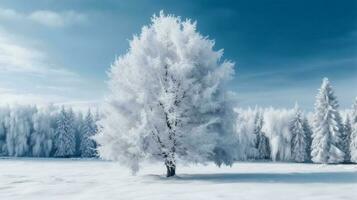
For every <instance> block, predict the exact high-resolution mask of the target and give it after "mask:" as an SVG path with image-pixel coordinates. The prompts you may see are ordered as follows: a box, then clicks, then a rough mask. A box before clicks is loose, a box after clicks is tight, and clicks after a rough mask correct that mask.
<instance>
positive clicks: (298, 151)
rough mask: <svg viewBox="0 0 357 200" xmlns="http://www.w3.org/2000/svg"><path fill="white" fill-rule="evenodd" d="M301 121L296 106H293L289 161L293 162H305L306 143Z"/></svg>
mask: <svg viewBox="0 0 357 200" xmlns="http://www.w3.org/2000/svg"><path fill="white" fill-rule="evenodd" d="M303 123H304V122H303V119H302V114H301V111H300V108H299V106H298V104H297V103H296V104H295V108H294V117H293V120H292V121H291V122H290V132H291V159H292V160H293V161H295V162H306V161H307V159H308V156H307V152H306V149H307V145H308V141H307V138H306V133H305V130H304V126H303Z"/></svg>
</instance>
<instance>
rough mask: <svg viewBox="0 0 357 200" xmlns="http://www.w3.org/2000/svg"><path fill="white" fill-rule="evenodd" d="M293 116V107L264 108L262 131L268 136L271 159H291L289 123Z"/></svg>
mask: <svg viewBox="0 0 357 200" xmlns="http://www.w3.org/2000/svg"><path fill="white" fill-rule="evenodd" d="M293 116H294V110H293V109H289V110H287V109H274V108H268V109H265V110H264V125H263V131H264V133H265V135H266V136H267V137H268V138H269V142H270V149H271V158H272V160H273V161H291V132H290V127H289V125H290V122H291V120H292V119H293Z"/></svg>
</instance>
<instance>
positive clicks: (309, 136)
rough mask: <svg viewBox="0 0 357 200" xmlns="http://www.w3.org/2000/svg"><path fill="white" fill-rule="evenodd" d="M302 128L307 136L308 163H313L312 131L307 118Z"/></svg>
mask: <svg viewBox="0 0 357 200" xmlns="http://www.w3.org/2000/svg"><path fill="white" fill-rule="evenodd" d="M302 127H303V130H304V132H305V136H306V156H307V160H306V161H307V162H311V144H312V130H311V126H310V124H309V121H308V120H307V118H306V117H305V118H304V120H303V122H302Z"/></svg>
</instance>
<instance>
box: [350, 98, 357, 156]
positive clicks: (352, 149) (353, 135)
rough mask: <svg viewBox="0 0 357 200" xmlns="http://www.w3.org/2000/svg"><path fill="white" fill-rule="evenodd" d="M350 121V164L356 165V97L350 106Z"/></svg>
mask: <svg viewBox="0 0 357 200" xmlns="http://www.w3.org/2000/svg"><path fill="white" fill-rule="evenodd" d="M351 119H352V120H351V128H352V133H351V139H350V140H351V142H350V157H351V162H354V163H357V97H356V98H355V101H354V103H353V105H352V115H351Z"/></svg>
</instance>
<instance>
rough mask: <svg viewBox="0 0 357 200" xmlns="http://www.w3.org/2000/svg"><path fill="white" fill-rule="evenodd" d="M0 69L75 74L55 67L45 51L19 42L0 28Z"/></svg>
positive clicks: (33, 72) (2, 70) (5, 70)
mask: <svg viewBox="0 0 357 200" xmlns="http://www.w3.org/2000/svg"><path fill="white" fill-rule="evenodd" d="M0 71H1V72H2V73H5V72H15V73H16V72H18V73H32V74H36V75H37V76H40V75H50V74H56V75H58V76H76V74H75V73H73V72H71V71H69V70H67V69H64V68H59V67H55V66H54V65H53V64H51V63H50V61H49V58H48V56H47V55H46V53H44V52H43V51H40V50H38V49H36V48H34V47H29V46H26V45H24V44H21V43H20V42H18V40H17V39H16V38H15V37H14V36H13V35H11V34H10V33H7V32H6V31H3V30H0Z"/></svg>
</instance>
